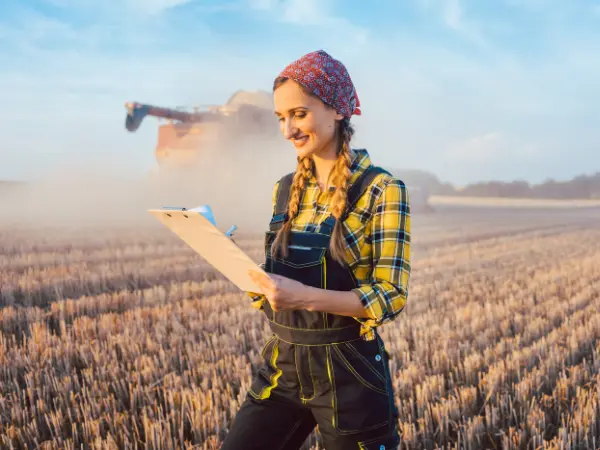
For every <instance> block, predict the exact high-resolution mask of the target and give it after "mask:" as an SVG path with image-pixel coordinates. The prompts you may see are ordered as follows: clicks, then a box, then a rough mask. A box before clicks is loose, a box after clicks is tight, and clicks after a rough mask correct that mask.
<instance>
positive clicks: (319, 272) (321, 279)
mask: <svg viewBox="0 0 600 450" xmlns="http://www.w3.org/2000/svg"><path fill="white" fill-rule="evenodd" d="M303 237H304V236H302V235H300V233H297V234H296V236H294V234H293V235H292V239H290V242H289V244H288V255H287V257H286V258H284V257H283V255H282V254H281V253H279V252H277V254H276V255H275V256H273V254H272V252H271V246H270V244H266V245H265V251H266V257H267V258H266V259H267V264H266V269H267V271H269V272H271V273H275V274H278V275H282V276H284V277H287V278H291V279H295V280H300V281H302V282H303V283H305V284H308V285H311V286H313V287H318V288H322V287H323V286H324V283H325V275H326V274H325V271H324V264H323V261H324V259H325V253H326V252H327V247H326V246H321V245H314V243H311V242H309V239H308V236H306V238H305V239H302V238H303ZM268 240H269V238H267V241H268Z"/></svg>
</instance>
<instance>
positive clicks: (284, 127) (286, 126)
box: [281, 119, 298, 139]
mask: <svg viewBox="0 0 600 450" xmlns="http://www.w3.org/2000/svg"><path fill="white" fill-rule="evenodd" d="M281 132H282V133H283V136H284V137H285V138H286V139H291V138H293V137H294V136H295V135H296V134H297V133H298V129H297V128H296V127H295V126H294V124H293V123H292V121H291V120H288V119H284V120H282V121H281Z"/></svg>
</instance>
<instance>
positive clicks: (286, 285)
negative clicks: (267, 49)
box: [222, 50, 410, 450]
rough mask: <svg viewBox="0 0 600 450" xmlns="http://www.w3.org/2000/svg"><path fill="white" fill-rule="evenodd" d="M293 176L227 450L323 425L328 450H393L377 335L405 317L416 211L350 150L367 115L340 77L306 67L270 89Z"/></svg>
mask: <svg viewBox="0 0 600 450" xmlns="http://www.w3.org/2000/svg"><path fill="white" fill-rule="evenodd" d="M274 106H275V115H276V117H277V118H278V119H279V122H280V125H281V131H282V133H283V135H284V136H285V138H286V139H288V140H290V141H291V142H292V143H293V145H294V146H295V148H296V152H297V156H298V166H297V170H296V171H295V173H293V174H289V175H287V176H285V177H283V178H282V179H281V180H280V181H279V182H278V183H277V184H276V185H275V187H274V190H273V204H274V207H273V217H272V219H271V222H270V229H269V231H267V233H266V240H265V249H266V261H265V263H264V265H263V267H264V269H265V271H266V272H267V273H268V274H269V276H268V277H266V276H261V275H260V274H258V273H256V272H254V273H253V274H252V275H251V276H252V277H253V279H254V281H255V282H256V283H257V285H259V286H260V288H261V292H262V294H261V295H258V294H254V293H250V295H251V297H252V298H253V300H254V302H253V306H255V307H256V308H258V309H260V310H262V311H264V313H265V315H266V317H267V319H268V323H269V325H270V327H271V329H272V331H273V335H272V337H271V338H270V339H269V340H268V341H267V343H266V345H265V346H264V348H263V350H262V355H263V357H264V363H263V365H262V367H261V368H260V370H259V372H258V374H257V376H256V377H255V378H254V379H253V381H252V385H251V387H250V389H249V391H248V393H247V397H246V399H245V402H244V403H243V404H242V406H241V409H240V410H239V412H238V414H237V416H236V417H235V419H234V421H233V423H232V427H231V429H230V430H229V433H228V435H227V437H226V439H225V442H224V444H223V447H222V450H246V449H248V450H251V449H267V450H276V449H285V450H291V449H298V448H300V446H301V445H302V443H303V442H304V441H305V440H306V438H307V437H308V435H309V434H310V433H311V431H312V430H313V429H314V428H315V426H317V425H318V430H319V432H320V434H321V436H322V439H323V444H324V446H325V449H326V450H342V449H343V450H349V449H378V450H379V449H395V448H397V447H398V446H399V442H400V437H399V431H398V429H397V418H398V412H397V408H396V405H395V402H394V392H393V388H392V381H391V375H390V371H389V363H388V361H389V354H388V353H387V351H386V349H385V345H384V343H383V341H382V340H381V338H380V336H379V334H378V332H377V327H378V326H380V325H382V324H384V323H387V322H390V321H391V320H393V319H394V318H396V317H397V316H398V314H399V313H400V312H401V311H402V310H403V309H404V305H405V303H406V299H407V293H408V280H409V274H410V209H409V201H408V193H407V190H406V187H405V185H404V184H403V183H402V181H400V180H398V179H397V178H394V177H393V176H391V175H390V174H389V173H387V172H385V171H383V170H381V169H379V168H377V167H375V166H373V165H372V164H371V162H370V157H369V155H368V153H367V152H366V150H355V149H351V147H350V139H351V137H352V135H353V128H352V126H351V125H350V117H351V116H352V115H353V114H360V110H359V109H358V107H359V106H360V103H359V101H358V97H357V96H356V92H355V89H354V86H353V84H352V81H351V79H350V76H349V75H348V73H347V71H346V69H345V67H344V65H343V64H342V63H340V62H339V61H337V60H335V59H333V58H332V57H331V56H330V55H328V54H327V53H326V52H324V51H322V50H321V51H316V52H312V53H308V54H306V55H304V56H303V57H302V58H300V59H299V60H297V61H295V62H293V63H291V64H290V65H289V66H288V67H286V68H285V69H284V70H283V71H282V72H281V74H280V75H279V77H277V79H276V80H275V83H274Z"/></svg>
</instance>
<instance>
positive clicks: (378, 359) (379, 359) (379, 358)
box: [375, 355, 383, 447]
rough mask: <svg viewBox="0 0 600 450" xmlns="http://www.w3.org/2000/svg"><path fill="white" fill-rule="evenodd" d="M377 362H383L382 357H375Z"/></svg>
mask: <svg viewBox="0 0 600 450" xmlns="http://www.w3.org/2000/svg"><path fill="white" fill-rule="evenodd" d="M375 361H377V362H379V361H381V355H377V356H376V357H375ZM382 447H383V446H382Z"/></svg>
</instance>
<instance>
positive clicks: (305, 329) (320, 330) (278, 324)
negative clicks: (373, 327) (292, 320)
mask: <svg viewBox="0 0 600 450" xmlns="http://www.w3.org/2000/svg"><path fill="white" fill-rule="evenodd" d="M267 320H269V318H268V317H267ZM270 322H273V321H272V320H270ZM274 323H275V324H276V325H277V326H278V327H281V328H287V329H288V330H300V331H310V332H315V333H318V332H322V331H331V330H345V329H347V328H355V326H354V325H348V326H347V327H338V328H327V329H326V330H325V329H309V328H295V327H288V326H286V325H282V324H280V323H277V322H274ZM351 340H352V341H354V340H355V339H351Z"/></svg>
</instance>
